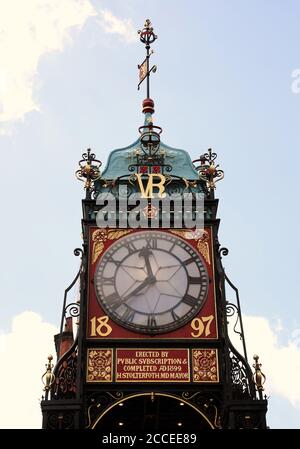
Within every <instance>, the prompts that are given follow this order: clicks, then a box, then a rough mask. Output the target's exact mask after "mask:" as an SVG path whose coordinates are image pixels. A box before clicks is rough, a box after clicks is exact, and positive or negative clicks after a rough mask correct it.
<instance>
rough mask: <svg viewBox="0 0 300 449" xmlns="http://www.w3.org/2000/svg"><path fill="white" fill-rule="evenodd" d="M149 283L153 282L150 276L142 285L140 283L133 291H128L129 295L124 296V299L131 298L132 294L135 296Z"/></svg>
mask: <svg viewBox="0 0 300 449" xmlns="http://www.w3.org/2000/svg"><path fill="white" fill-rule="evenodd" d="M149 284H151V279H150V278H149V277H146V279H145V280H144V281H143V282H142V283H141V284H140V285H138V286H137V287H136V288H135V289H134V290H133V291H132V292H130V293H128V295H126V296H125V297H124V298H123V301H127V299H129V298H130V297H131V296H135V295H136V294H137V293H139V292H140V291H141V290H143V288H145V287H147V285H149Z"/></svg>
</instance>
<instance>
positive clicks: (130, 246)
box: [124, 241, 136, 254]
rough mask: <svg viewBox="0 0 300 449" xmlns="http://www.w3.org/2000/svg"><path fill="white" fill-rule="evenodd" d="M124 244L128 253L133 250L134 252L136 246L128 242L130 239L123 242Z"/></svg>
mask: <svg viewBox="0 0 300 449" xmlns="http://www.w3.org/2000/svg"><path fill="white" fill-rule="evenodd" d="M124 246H125V248H127V250H128V252H129V254H132V253H135V252H136V247H135V245H134V243H133V242H130V241H129V242H126V243H125V244H124Z"/></svg>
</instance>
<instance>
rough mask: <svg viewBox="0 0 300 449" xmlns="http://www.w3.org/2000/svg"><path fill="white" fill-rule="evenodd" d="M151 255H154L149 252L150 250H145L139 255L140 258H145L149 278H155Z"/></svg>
mask: <svg viewBox="0 0 300 449" xmlns="http://www.w3.org/2000/svg"><path fill="white" fill-rule="evenodd" d="M151 254H152V251H149V249H148V248H143V249H142V250H141V251H140V254H139V256H140V257H144V259H145V264H146V270H147V274H148V276H149V277H153V271H152V267H151V263H150V259H149V256H150V255H151Z"/></svg>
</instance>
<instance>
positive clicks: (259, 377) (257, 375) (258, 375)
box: [252, 355, 266, 399]
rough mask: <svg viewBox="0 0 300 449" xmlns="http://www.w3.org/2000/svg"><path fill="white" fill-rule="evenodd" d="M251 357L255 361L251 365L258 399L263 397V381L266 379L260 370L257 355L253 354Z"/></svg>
mask: <svg viewBox="0 0 300 449" xmlns="http://www.w3.org/2000/svg"><path fill="white" fill-rule="evenodd" d="M253 359H254V361H255V363H254V364H253V365H252V366H253V368H254V374H253V381H254V383H255V386H256V388H257V391H258V396H259V399H263V391H264V383H265V381H266V376H265V375H264V373H263V372H262V371H261V363H259V362H258V359H259V356H258V355H254V356H253Z"/></svg>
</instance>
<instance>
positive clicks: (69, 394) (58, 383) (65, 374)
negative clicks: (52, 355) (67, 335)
mask: <svg viewBox="0 0 300 449" xmlns="http://www.w3.org/2000/svg"><path fill="white" fill-rule="evenodd" d="M77 353H78V343H77V340H75V342H74V343H73V345H72V346H71V348H70V349H69V350H68V351H67V352H66V353H65V354H64V355H63V356H62V357H61V358H60V359H59V361H58V362H57V365H56V367H55V369H54V374H55V378H56V379H55V383H54V384H53V386H52V389H51V393H52V394H51V399H73V398H75V397H76V390H77V389H76V375H77Z"/></svg>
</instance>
